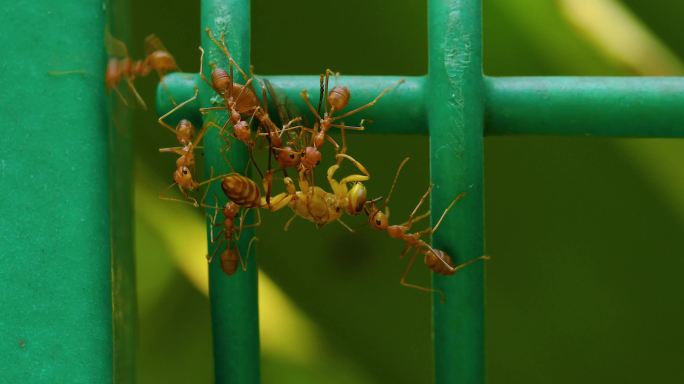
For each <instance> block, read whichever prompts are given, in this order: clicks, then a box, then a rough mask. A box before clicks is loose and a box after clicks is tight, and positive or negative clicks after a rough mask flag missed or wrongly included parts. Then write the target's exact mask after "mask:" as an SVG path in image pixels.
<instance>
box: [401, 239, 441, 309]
mask: <svg viewBox="0 0 684 384" xmlns="http://www.w3.org/2000/svg"><path fill="white" fill-rule="evenodd" d="M419 251H420V249H418V248H416V251H415V252H413V254H412V255H411V258H410V259H409V261H408V264H406V269H405V270H404V274H403V275H402V276H401V280H399V283H400V284H401V285H403V286H404V287H408V288H414V289H418V290H420V291H423V292H436V293H438V294H439V298H440V301H441V302H442V303H444V301H445V297H444V292H442V291H441V290H438V289H434V288H428V287H424V286H422V285H417V284H412V283H407V282H406V278H407V277H408V274H409V272H410V271H411V268H413V263H415V261H416V256H418V252H419Z"/></svg>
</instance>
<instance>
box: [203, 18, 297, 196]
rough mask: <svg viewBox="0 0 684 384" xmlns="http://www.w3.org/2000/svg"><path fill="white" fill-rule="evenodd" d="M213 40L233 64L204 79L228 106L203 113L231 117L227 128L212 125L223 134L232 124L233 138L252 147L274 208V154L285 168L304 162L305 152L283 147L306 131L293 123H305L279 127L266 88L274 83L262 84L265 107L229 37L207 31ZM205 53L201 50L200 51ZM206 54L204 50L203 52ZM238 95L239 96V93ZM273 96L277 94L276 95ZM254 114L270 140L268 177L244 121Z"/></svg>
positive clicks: (227, 122) (263, 134)
mask: <svg viewBox="0 0 684 384" xmlns="http://www.w3.org/2000/svg"><path fill="white" fill-rule="evenodd" d="M205 31H206V33H207V35H208V36H209V38H210V40H211V41H212V42H213V43H214V45H216V47H218V48H219V50H220V51H221V52H222V53H223V54H224V55H225V56H226V58H227V59H228V62H229V71H226V70H225V69H222V68H219V67H217V66H216V65H214V64H212V72H211V81H209V80H208V79H206V77H204V75H203V73H202V71H201V70H200V74H201V75H200V76H201V77H202V79H204V81H205V82H206V83H207V84H209V86H210V87H211V88H213V89H214V90H215V91H216V92H217V93H218V94H219V95H221V96H222V97H223V98H224V106H221V107H209V108H202V109H201V110H200V111H201V112H202V113H206V112H208V111H210V110H226V112H227V114H228V119H227V120H226V122H225V124H224V125H223V126H219V125H218V124H216V123H214V122H209V123H208V124H209V125H211V126H215V127H217V128H219V129H220V131H219V132H220V133H223V132H224V131H225V130H226V128H227V125H228V124H232V125H233V133H232V136H233V137H235V138H236V139H238V140H240V141H242V142H243V143H245V145H246V146H247V147H248V148H249V153H250V159H251V162H252V163H253V164H254V166H255V168H256V169H257V172H258V173H259V175H260V176H261V178H262V179H263V180H264V183H265V185H266V202H267V204H268V205H270V198H271V185H272V180H273V171H272V167H271V155H275V157H276V160H277V161H278V163H279V164H280V165H281V167H282V168H283V169H285V168H288V167H293V166H298V165H299V163H300V159H301V153H300V152H297V151H295V150H293V149H292V148H291V147H284V148H283V147H282V135H283V133H284V132H286V131H291V130H295V129H298V128H302V126H300V125H296V126H294V125H293V124H295V123H298V122H299V121H301V118H300V117H296V118H293V119H289V120H288V121H285V120H282V123H283V127H282V128H279V127H278V126H277V125H276V124H275V123H274V122H273V121H272V120H271V118H270V116H269V114H268V98H267V97H266V89H267V88H269V91H270V90H272V89H271V88H270V83H268V82H267V81H266V82H262V81H260V85H261V93H262V99H263V105H262V103H261V102H260V101H259V99H258V98H257V97H256V94H255V92H254V87H253V85H252V82H253V79H254V75H253V74H252V76H248V75H247V73H245V72H244V71H243V70H242V68H240V66H239V65H238V64H237V62H236V61H235V60H234V59H233V57H232V55H231V54H230V52H229V50H228V47H227V46H226V43H225V37H224V35H223V34H221V35H220V37H219V38H218V39H217V38H216V37H215V36H214V34H213V33H212V32H211V29H209V28H206V29H205ZM200 50H201V48H200ZM202 54H204V51H203V50H202ZM233 68H236V69H237V70H238V72H239V73H240V74H241V76H242V77H243V79H244V80H245V84H244V85H240V84H237V83H235V82H234V80H233V79H234V76H233ZM236 93H237V96H235V94H236ZM272 94H273V92H272ZM250 112H251V115H252V116H251V119H253V118H256V119H257V120H258V121H259V124H260V126H261V127H264V128H265V130H266V132H264V133H257V137H260V136H266V138H267V140H268V141H269V148H270V149H269V151H270V152H269V159H268V170H267V172H266V174H264V173H263V172H261V170H260V169H259V168H258V166H257V164H256V161H255V159H254V156H253V149H254V146H255V140H254V138H253V137H252V134H251V130H250V126H251V119H250V121H249V122H247V121H245V120H243V119H242V116H241V114H247V113H250Z"/></svg>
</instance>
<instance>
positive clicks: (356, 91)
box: [157, 73, 427, 134]
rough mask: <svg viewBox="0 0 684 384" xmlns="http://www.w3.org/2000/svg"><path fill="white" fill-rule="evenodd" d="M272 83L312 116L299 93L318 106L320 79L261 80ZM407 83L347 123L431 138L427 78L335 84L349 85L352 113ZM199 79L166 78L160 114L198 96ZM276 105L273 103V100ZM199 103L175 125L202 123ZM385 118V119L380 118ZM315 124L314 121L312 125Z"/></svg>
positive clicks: (161, 88) (161, 90)
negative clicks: (190, 121) (425, 94)
mask: <svg viewBox="0 0 684 384" xmlns="http://www.w3.org/2000/svg"><path fill="white" fill-rule="evenodd" d="M257 77H258V78H261V79H268V80H269V81H270V82H271V83H272V84H273V86H274V89H276V91H277V92H278V95H279V96H282V98H283V100H282V102H285V101H286V100H287V101H291V102H292V104H294V107H295V110H296V111H298V112H299V113H301V114H304V116H311V112H309V110H308V108H307V107H306V104H304V101H303V100H302V98H301V96H300V95H299V93H300V92H301V91H302V90H305V89H306V90H307V91H308V92H309V97H310V98H311V100H312V102H313V103H314V105H315V103H317V102H318V95H319V76H318V75H314V76H260V75H257ZM401 79H403V80H404V83H403V84H401V85H399V86H398V87H397V88H395V89H393V90H392V91H391V92H389V93H387V94H386V95H385V96H383V97H382V98H381V99H380V100H379V101H378V102H377V103H376V104H375V105H374V106H373V107H372V108H369V109H367V110H365V111H363V112H361V113H359V114H358V115H355V116H353V117H350V118H349V119H348V120H347V121H346V123H347V124H356V123H358V122H359V121H360V120H361V119H364V118H365V119H369V120H371V121H372V122H370V123H369V124H367V125H366V127H367V128H366V132H367V133H420V134H427V122H426V115H425V106H424V103H423V92H424V89H425V87H424V84H425V77H422V76H408V77H401V76H340V78H339V80H337V81H335V80H333V81H332V84H340V85H346V86H348V87H349V88H350V90H351V99H350V102H349V105H348V106H347V107H346V108H345V111H349V110H352V109H353V108H356V107H359V106H361V105H363V104H366V103H368V102H369V101H371V100H373V98H375V97H376V96H377V95H378V94H379V93H380V92H381V91H382V90H383V89H385V88H386V87H389V86H391V85H392V84H395V83H396V82H397V81H399V80H401ZM197 81H201V80H199V77H198V76H197V74H191V73H173V74H170V75H168V76H166V77H165V78H164V84H160V85H159V87H158V89H157V112H158V113H159V114H160V115H161V114H164V113H166V111H168V110H170V109H171V108H173V105H172V104H171V99H170V98H169V97H168V93H169V92H171V93H172V95H173V98H174V99H175V100H176V101H182V100H187V99H188V98H190V97H191V96H192V94H193V92H194V88H195V86H196V85H197ZM269 103H270V105H272V100H269ZM198 109H199V103H190V104H188V105H186V106H185V107H184V108H183V109H182V110H181V111H178V112H177V114H175V119H174V118H170V119H169V121H170V122H175V121H176V120H178V119H179V118H180V117H181V116H183V117H185V118H193V119H194V120H199V119H200V116H199V112H198ZM380 116H382V118H380ZM309 122H310V123H312V121H309Z"/></svg>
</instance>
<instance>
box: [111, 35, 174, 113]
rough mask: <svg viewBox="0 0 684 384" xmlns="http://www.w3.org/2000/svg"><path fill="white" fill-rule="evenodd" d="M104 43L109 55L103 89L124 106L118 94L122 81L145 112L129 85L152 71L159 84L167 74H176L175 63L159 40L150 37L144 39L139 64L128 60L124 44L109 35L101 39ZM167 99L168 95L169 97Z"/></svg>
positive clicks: (119, 93)
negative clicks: (116, 97) (143, 47)
mask: <svg viewBox="0 0 684 384" xmlns="http://www.w3.org/2000/svg"><path fill="white" fill-rule="evenodd" d="M105 42H106V45H107V52H108V53H109V55H110V57H109V60H108V62H107V69H106V70H105V85H106V87H107V88H108V89H110V90H113V91H115V92H116V93H117V95H119V98H120V99H121V101H122V102H123V103H124V105H128V102H127V101H126V98H125V97H124V96H123V94H122V93H121V91H119V83H121V81H122V80H125V81H126V84H127V85H128V89H129V90H130V91H131V93H132V94H133V95H134V96H135V99H136V101H137V102H138V104H140V106H141V107H142V108H143V109H147V104H145V101H144V100H143V99H142V97H141V96H140V94H139V93H138V91H137V90H136V89H135V86H134V85H133V81H134V80H135V79H136V78H137V77H145V76H147V75H149V74H150V73H151V72H152V71H155V72H156V73H157V75H158V76H159V79H160V80H161V79H163V78H164V76H165V75H166V74H167V73H169V72H174V71H179V70H180V68H179V67H178V65H177V64H176V59H174V57H173V56H172V55H171V54H170V53H169V51H168V50H167V49H166V47H165V46H164V44H163V43H162V42H161V40H160V39H159V38H158V37H157V36H155V35H153V34H152V35H148V36H147V37H146V38H145V52H146V56H145V58H144V59H143V60H135V61H133V60H131V58H130V56H129V54H128V48H127V47H126V44H125V43H124V42H122V41H121V40H119V39H116V38H114V37H113V36H111V35H110V34H109V33H106V35H105ZM162 84H163V83H162ZM169 95H171V94H170V93H169ZM171 101H172V102H173V103H174V105H175V104H176V102H175V101H174V100H173V98H172V99H171Z"/></svg>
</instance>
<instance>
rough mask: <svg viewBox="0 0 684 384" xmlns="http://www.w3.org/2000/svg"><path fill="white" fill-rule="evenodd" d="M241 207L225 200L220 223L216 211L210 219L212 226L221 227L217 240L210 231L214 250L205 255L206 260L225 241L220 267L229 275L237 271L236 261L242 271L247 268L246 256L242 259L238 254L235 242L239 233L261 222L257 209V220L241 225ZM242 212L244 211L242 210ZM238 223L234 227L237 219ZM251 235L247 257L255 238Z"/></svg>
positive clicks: (211, 258) (209, 260)
mask: <svg viewBox="0 0 684 384" xmlns="http://www.w3.org/2000/svg"><path fill="white" fill-rule="evenodd" d="M241 210H242V207H241V206H240V205H238V204H236V203H234V202H232V201H229V202H227V203H226V204H225V205H224V206H223V209H222V210H221V212H222V213H223V221H222V222H221V223H216V213H215V214H214V217H213V219H212V226H213V227H222V228H221V234H220V235H219V236H220V238H219V240H218V241H215V239H214V232H213V230H212V232H211V242H212V243H213V244H215V248H214V252H213V253H212V254H211V255H210V256H208V257H207V261H208V262H211V261H212V260H213V258H214V256H215V255H216V252H217V251H218V250H219V249H220V248H221V245H222V244H223V243H224V242H225V243H226V248H225V249H224V250H223V251H222V252H221V256H220V259H221V269H222V270H223V272H224V273H225V274H226V275H228V276H230V275H232V274H234V273H235V272H236V271H237V267H238V263H239V264H240V266H241V267H242V270H243V271H246V270H247V258H245V259H243V258H242V256H241V255H240V250H239V249H238V247H237V244H236V242H237V241H238V240H240V234H241V233H242V230H243V229H245V228H249V227H255V226H258V225H260V224H261V216H259V215H258V212H259V211H257V221H256V222H255V223H253V224H247V225H243V221H244V215H242V216H240V212H241ZM216 212H218V207H216ZM243 212H244V211H243ZM238 217H239V221H240V224H239V225H238V226H237V227H236V224H235V222H236V221H237V220H238ZM256 239H257V238H256V237H253V238H252V239H251V240H250V242H249V246H248V247H247V257H249V254H250V250H251V247H252V243H253V242H254V241H255V240H256Z"/></svg>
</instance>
